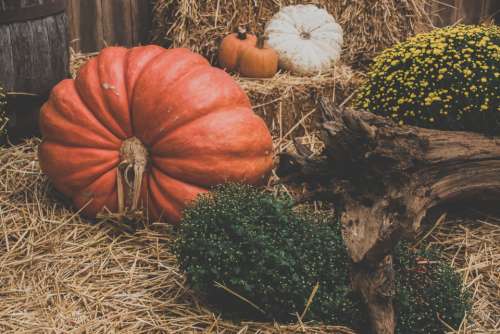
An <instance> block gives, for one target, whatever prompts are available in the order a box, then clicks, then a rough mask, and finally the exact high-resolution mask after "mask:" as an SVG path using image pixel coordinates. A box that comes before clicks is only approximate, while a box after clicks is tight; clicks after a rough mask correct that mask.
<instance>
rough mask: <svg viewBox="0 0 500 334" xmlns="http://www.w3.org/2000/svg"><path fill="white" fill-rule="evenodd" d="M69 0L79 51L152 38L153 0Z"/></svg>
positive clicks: (132, 43)
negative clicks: (150, 36)
mask: <svg viewBox="0 0 500 334" xmlns="http://www.w3.org/2000/svg"><path fill="white" fill-rule="evenodd" d="M0 1H6V0H0ZM9 1H10V0H9ZM68 2H69V3H68V10H67V13H68V17H69V20H70V24H69V26H70V34H71V39H70V40H71V41H73V42H72V43H71V45H72V46H73V47H74V48H75V50H77V51H83V52H93V51H98V50H99V49H101V48H102V47H104V46H105V45H122V46H127V47H130V46H134V45H139V44H144V43H146V42H147V41H148V40H149V33H150V29H151V12H152V2H151V1H146V0H68Z"/></svg>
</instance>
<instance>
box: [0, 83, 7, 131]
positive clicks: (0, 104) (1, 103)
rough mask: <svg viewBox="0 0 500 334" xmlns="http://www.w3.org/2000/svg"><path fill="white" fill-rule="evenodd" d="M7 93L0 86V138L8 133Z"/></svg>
mask: <svg viewBox="0 0 500 334" xmlns="http://www.w3.org/2000/svg"><path fill="white" fill-rule="evenodd" d="M5 105H6V102H5V93H4V91H3V88H2V87H0V138H1V137H2V136H3V135H4V134H6V133H7V121H8V118H7V112H6V110H5Z"/></svg>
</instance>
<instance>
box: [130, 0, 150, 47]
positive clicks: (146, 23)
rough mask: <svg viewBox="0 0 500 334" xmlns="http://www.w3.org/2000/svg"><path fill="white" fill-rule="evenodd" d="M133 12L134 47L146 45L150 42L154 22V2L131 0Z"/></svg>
mask: <svg viewBox="0 0 500 334" xmlns="http://www.w3.org/2000/svg"><path fill="white" fill-rule="evenodd" d="M130 4H131V10H132V15H131V17H132V36H133V38H132V40H133V44H134V45H138V44H144V43H147V42H148V41H149V34H150V29H151V22H152V17H151V14H152V7H151V5H152V2H151V1H141V0H131V3H130Z"/></svg>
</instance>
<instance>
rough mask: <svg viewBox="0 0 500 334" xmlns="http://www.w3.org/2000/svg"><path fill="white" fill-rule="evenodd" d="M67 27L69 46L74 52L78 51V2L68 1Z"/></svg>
mask: <svg viewBox="0 0 500 334" xmlns="http://www.w3.org/2000/svg"><path fill="white" fill-rule="evenodd" d="M66 13H67V14H68V23H69V24H68V27H69V36H70V37H69V40H70V42H71V43H70V46H71V47H72V48H73V49H74V50H80V0H68V8H67V9H66Z"/></svg>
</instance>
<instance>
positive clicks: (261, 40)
mask: <svg viewBox="0 0 500 334" xmlns="http://www.w3.org/2000/svg"><path fill="white" fill-rule="evenodd" d="M268 39H269V37H267V36H266V35H262V34H259V35H257V45H256V46H257V48H259V49H263V48H264V44H265V43H266V41H267V40H268Z"/></svg>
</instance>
